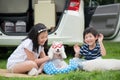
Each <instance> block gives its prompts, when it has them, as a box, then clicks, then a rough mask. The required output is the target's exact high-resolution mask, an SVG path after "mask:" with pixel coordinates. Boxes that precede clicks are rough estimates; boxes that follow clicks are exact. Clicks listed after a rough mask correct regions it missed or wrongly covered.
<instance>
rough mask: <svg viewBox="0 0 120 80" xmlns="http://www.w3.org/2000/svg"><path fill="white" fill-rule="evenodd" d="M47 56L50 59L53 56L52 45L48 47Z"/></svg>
mask: <svg viewBox="0 0 120 80" xmlns="http://www.w3.org/2000/svg"><path fill="white" fill-rule="evenodd" d="M48 57H49V58H50V59H52V58H53V50H52V47H50V48H49V50H48Z"/></svg>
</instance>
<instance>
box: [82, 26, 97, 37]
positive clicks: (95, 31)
mask: <svg viewBox="0 0 120 80" xmlns="http://www.w3.org/2000/svg"><path fill="white" fill-rule="evenodd" d="M88 33H91V34H93V36H94V37H96V36H98V35H99V33H98V31H97V30H96V29H95V28H93V27H88V28H86V29H85V31H84V32H83V39H85V35H86V34H88Z"/></svg>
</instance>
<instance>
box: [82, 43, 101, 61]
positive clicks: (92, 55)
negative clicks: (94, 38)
mask: <svg viewBox="0 0 120 80" xmlns="http://www.w3.org/2000/svg"><path fill="white" fill-rule="evenodd" d="M80 55H81V56H84V59H86V60H92V59H96V58H98V57H101V52H100V45H99V43H96V46H95V48H94V49H92V50H90V49H89V45H87V44H84V45H83V46H82V47H81V48H80Z"/></svg>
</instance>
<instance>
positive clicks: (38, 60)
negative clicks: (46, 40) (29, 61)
mask: <svg viewBox="0 0 120 80" xmlns="http://www.w3.org/2000/svg"><path fill="white" fill-rule="evenodd" d="M49 59H50V58H49V57H48V56H46V54H45V52H44V51H42V52H41V53H40V58H39V59H35V62H36V63H37V64H38V65H41V64H43V63H44V62H46V61H48V60H49Z"/></svg>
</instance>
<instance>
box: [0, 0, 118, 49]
mask: <svg viewBox="0 0 120 80" xmlns="http://www.w3.org/2000/svg"><path fill="white" fill-rule="evenodd" d="M6 2H7V3H6ZM84 4H85V3H84V1H83V0H0V46H5V47H8V46H17V45H18V44H20V42H21V40H22V39H24V38H25V37H26V35H27V33H28V32H29V31H30V29H31V27H32V26H33V25H34V24H37V23H44V24H45V25H46V26H47V28H48V30H49V36H48V38H49V39H48V44H49V45H50V44H51V43H52V42H53V41H62V42H63V44H65V45H74V44H75V43H78V44H82V43H83V31H84V29H85V28H86V27H88V26H89V25H92V26H93V27H95V28H96V29H97V30H98V31H99V32H101V33H103V34H104V36H105V39H106V40H112V41H120V32H119V30H120V24H119V23H120V21H119V18H120V4H108V5H99V4H98V3H97V4H96V2H95V1H92V0H90V2H89V6H87V7H85V6H84Z"/></svg>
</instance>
